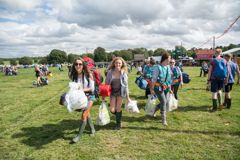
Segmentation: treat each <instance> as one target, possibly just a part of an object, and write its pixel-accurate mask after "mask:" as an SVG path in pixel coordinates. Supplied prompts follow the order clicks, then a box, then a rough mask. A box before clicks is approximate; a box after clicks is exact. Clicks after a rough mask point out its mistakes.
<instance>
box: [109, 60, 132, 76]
mask: <svg viewBox="0 0 240 160" xmlns="http://www.w3.org/2000/svg"><path fill="white" fill-rule="evenodd" d="M117 60H120V61H122V67H121V71H123V72H125V73H128V67H127V63H126V62H125V61H124V59H123V58H122V57H115V58H114V59H113V60H112V62H111V64H110V67H109V69H115V62H116V61H117Z"/></svg>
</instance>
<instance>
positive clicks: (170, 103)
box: [166, 93, 178, 112]
mask: <svg viewBox="0 0 240 160" xmlns="http://www.w3.org/2000/svg"><path fill="white" fill-rule="evenodd" d="M177 107H178V100H176V99H175V97H174V95H173V94H172V93H171V94H169V99H168V102H167V108H166V111H167V112H171V111H173V110H175V109H177Z"/></svg>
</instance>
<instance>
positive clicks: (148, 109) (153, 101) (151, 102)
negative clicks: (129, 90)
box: [145, 95, 157, 116]
mask: <svg viewBox="0 0 240 160" xmlns="http://www.w3.org/2000/svg"><path fill="white" fill-rule="evenodd" d="M156 105H157V97H156V96H152V95H148V101H147V104H146V106H145V114H146V115H149V116H154V112H155V109H156Z"/></svg>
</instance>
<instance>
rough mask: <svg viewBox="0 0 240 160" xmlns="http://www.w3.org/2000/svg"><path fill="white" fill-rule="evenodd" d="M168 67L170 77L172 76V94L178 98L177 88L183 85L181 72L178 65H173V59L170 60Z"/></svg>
mask: <svg viewBox="0 0 240 160" xmlns="http://www.w3.org/2000/svg"><path fill="white" fill-rule="evenodd" d="M170 68H171V72H172V73H171V75H172V76H171V78H172V84H171V90H172V92H173V94H174V97H175V99H178V95H177V92H178V88H179V86H181V87H182V85H183V78H182V72H181V69H180V68H179V67H178V66H175V60H174V59H171V60H170Z"/></svg>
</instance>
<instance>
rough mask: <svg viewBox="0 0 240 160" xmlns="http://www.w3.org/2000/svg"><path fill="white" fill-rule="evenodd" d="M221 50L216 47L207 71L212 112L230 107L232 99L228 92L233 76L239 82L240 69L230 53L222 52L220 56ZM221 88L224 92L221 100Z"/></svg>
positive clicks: (232, 82) (230, 88)
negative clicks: (222, 54)
mask: <svg viewBox="0 0 240 160" xmlns="http://www.w3.org/2000/svg"><path fill="white" fill-rule="evenodd" d="M221 53H222V50H221V49H220V48H218V49H216V52H215V58H214V59H213V60H212V61H211V63H210V67H209V72H208V84H211V92H212V110H211V111H212V112H215V111H217V109H218V107H219V108H220V109H222V108H224V107H226V108H228V109H230V108H231V104H232V99H231V95H230V92H231V90H232V86H233V84H234V82H235V80H234V79H235V76H236V74H237V76H238V82H237V83H238V84H239V83H240V79H239V77H240V71H239V68H238V65H237V64H236V63H234V62H233V61H231V59H232V55H231V54H230V53H228V54H224V56H223V57H221ZM222 90H223V91H224V92H225V96H224V97H225V98H224V102H223V100H222V99H223V98H222Z"/></svg>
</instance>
